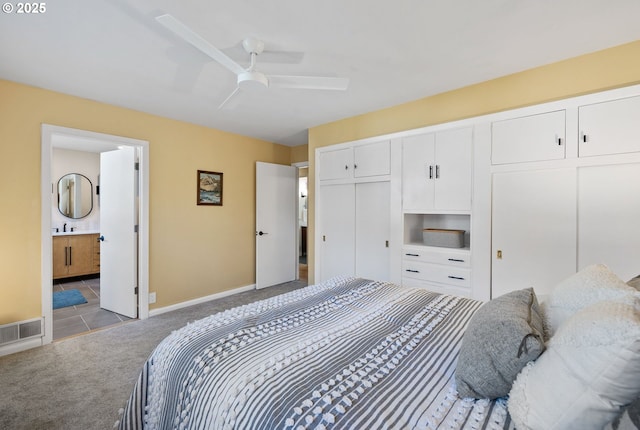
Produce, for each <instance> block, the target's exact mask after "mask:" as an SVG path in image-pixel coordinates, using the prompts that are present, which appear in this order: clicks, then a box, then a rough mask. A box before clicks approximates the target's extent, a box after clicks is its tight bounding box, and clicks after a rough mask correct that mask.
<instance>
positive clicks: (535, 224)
mask: <svg viewBox="0 0 640 430" xmlns="http://www.w3.org/2000/svg"><path fill="white" fill-rule="evenodd" d="M491 270H492V279H491V297H492V298H495V297H498V296H501V295H503V294H505V293H508V292H510V291H513V290H518V289H522V288H528V287H534V289H535V291H536V294H538V295H541V296H544V295H547V294H549V292H550V291H551V290H552V289H553V287H554V286H555V285H556V284H557V283H558V282H559V281H561V280H563V279H564V278H566V277H568V276H570V275H572V274H573V273H575V271H576V171H575V169H554V170H535V171H526V172H509V173H496V174H494V175H493V210H492V268H491Z"/></svg>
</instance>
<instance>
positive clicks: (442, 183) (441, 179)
mask: <svg viewBox="0 0 640 430" xmlns="http://www.w3.org/2000/svg"><path fill="white" fill-rule="evenodd" d="M472 144H473V130H472V128H471V127H468V128H461V129H454V130H447V131H442V132H437V133H430V134H421V135H417V136H409V137H405V138H403V139H402V205H403V210H404V211H413V212H431V211H469V210H471V176H472V164H471V159H472Z"/></svg>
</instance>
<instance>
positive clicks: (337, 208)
mask: <svg viewBox="0 0 640 430" xmlns="http://www.w3.org/2000/svg"><path fill="white" fill-rule="evenodd" d="M318 212H319V219H318V228H319V232H320V237H319V239H320V241H321V242H320V250H321V252H320V258H321V261H320V278H321V279H320V281H325V280H327V279H329V278H332V277H334V276H339V275H345V276H353V275H354V268H355V231H356V229H355V185H354V184H340V185H321V186H320V207H319V208H318Z"/></svg>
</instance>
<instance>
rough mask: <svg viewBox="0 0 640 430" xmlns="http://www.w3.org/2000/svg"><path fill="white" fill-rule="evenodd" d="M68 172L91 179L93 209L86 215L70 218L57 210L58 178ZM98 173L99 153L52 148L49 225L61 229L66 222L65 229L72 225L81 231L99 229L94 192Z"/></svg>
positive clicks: (97, 206)
mask: <svg viewBox="0 0 640 430" xmlns="http://www.w3.org/2000/svg"><path fill="white" fill-rule="evenodd" d="M68 173H80V174H82V175H84V176H86V177H87V178H89V180H90V181H91V188H92V190H91V191H92V195H93V209H92V210H91V213H89V215H88V216H86V217H84V218H80V219H70V218H67V217H66V216H64V215H62V214H61V213H60V210H58V199H57V197H56V196H57V189H58V180H59V179H60V178H61V177H62V176H64V175H66V174H68ZM98 175H100V154H98V153H94V152H84V151H72V150H69V149H60V148H53V151H52V157H51V184H52V189H53V196H52V198H51V227H52V228H58V229H59V230H60V231H62V227H63V225H64V224H65V223H66V224H67V230H69V229H70V228H71V227H74V229H75V230H81V231H91V232H95V231H99V230H100V205H99V202H98V196H97V194H96V185H98Z"/></svg>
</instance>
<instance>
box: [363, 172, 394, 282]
mask: <svg viewBox="0 0 640 430" xmlns="http://www.w3.org/2000/svg"><path fill="white" fill-rule="evenodd" d="M389 190H390V183H389V182H388V181H387V182H364V183H361V184H356V221H355V227H356V276H359V277H362V278H368V279H375V280H380V281H388V280H389V276H390V274H389V269H390V268H389V261H390V260H389V257H390V254H389V235H390V221H389V217H390V210H389V201H390V200H389V199H390V194H389V192H390V191H389Z"/></svg>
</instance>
